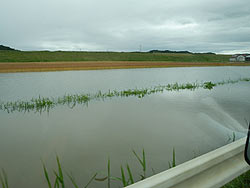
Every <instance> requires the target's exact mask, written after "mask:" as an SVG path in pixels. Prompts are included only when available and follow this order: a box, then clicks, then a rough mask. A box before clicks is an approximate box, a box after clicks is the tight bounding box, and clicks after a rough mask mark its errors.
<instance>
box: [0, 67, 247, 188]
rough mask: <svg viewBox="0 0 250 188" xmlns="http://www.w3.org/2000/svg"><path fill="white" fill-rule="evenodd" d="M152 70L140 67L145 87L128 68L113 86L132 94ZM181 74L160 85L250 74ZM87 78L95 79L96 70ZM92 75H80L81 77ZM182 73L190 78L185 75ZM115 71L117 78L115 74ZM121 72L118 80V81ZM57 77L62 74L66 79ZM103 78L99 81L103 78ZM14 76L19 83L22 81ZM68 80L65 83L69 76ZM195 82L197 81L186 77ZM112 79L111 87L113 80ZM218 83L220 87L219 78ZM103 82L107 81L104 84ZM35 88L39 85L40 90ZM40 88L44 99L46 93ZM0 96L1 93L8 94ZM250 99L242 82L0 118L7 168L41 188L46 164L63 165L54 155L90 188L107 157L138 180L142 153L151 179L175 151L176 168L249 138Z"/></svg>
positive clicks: (1, 159)
mask: <svg viewBox="0 0 250 188" xmlns="http://www.w3.org/2000/svg"><path fill="white" fill-rule="evenodd" d="M151 70H152V71H153V73H156V72H157V71H156V69H147V70H145V69H142V70H141V72H140V69H137V70H136V74H137V80H138V82H136V81H135V80H136V79H135V78H134V77H131V75H133V73H130V74H129V75H130V76H127V77H125V75H126V73H128V72H129V70H126V71H125V73H124V72H123V70H117V71H118V73H119V72H120V73H121V75H123V76H122V77H121V78H120V79H121V80H120V81H117V80H116V79H114V82H116V83H118V82H119V83H124V84H123V85H120V86H119V87H118V89H126V88H132V87H133V86H135V85H136V86H137V87H140V88H141V87H145V86H146V85H147V83H144V84H142V83H143V81H142V80H141V78H144V77H143V75H146V73H145V71H148V72H150V71H151ZM181 70H182V71H180V70H179V69H161V70H159V71H158V72H157V74H163V75H155V77H156V80H157V78H161V79H163V80H160V82H161V83H169V82H171V83H173V82H180V80H181V79H180V78H181V77H182V79H183V78H184V77H185V79H186V80H185V82H192V81H194V80H193V79H194V77H196V78H195V79H196V81H204V80H209V79H207V77H208V75H209V74H208V73H206V74H205V72H206V71H211V70H213V72H212V73H211V74H213V75H220V74H221V73H222V72H223V71H225V72H226V75H227V76H225V77H224V78H221V77H223V76H221V77H219V78H217V79H218V80H222V79H225V80H226V79H229V78H231V79H233V78H236V79H238V78H240V77H247V76H248V75H246V72H245V71H244V69H243V70H240V69H235V70H234V69H227V68H225V69H222V68H218V69H217V68H213V69H207V68H199V69H198V68H197V69H188V68H187V69H181ZM187 70H190V72H191V73H192V74H193V73H194V72H197V74H199V79H198V76H197V75H196V76H194V77H192V75H191V74H190V75H189V74H188V73H187V72H188V71H187ZM249 70H250V69H249ZM249 70H248V72H249ZM127 71H128V72H127ZM131 71H132V72H133V71H134V70H131ZM172 71H174V72H175V74H176V76H174V75H175V74H174V73H173V72H172ZM199 71H200V72H199ZM216 71H217V72H216ZM86 72H87V73H88V74H89V75H90V73H93V72H94V73H95V72H97V71H93V72H91V71H86ZM86 72H85V71H80V72H77V74H80V73H81V74H85V73H86ZM89 72H90V73H89ZM114 72H115V71H114ZM180 72H182V74H186V75H185V76H183V75H182V76H181V75H179V74H180ZM235 72H236V73H235ZM241 72H242V73H241ZM72 73H73V72H72ZM109 73H110V74H113V72H112V71H111V72H109ZM118 73H117V72H115V73H114V74H115V75H116V76H117V77H118ZM153 73H152V75H151V83H150V84H149V85H152V83H153V82H154V81H152V80H154V74H153ZM32 74H33V75H36V74H35V73H32ZM38 74H40V73H38ZM50 74H53V73H50ZM55 74H56V75H57V76H58V74H59V73H55ZM60 74H62V75H63V74H64V72H60ZM98 74H99V76H100V74H101V72H98ZM105 74H106V72H105V71H104V75H105ZM147 74H148V75H149V74H150V73H147ZM166 74H170V75H171V76H172V77H171V78H169V79H172V81H169V79H166V77H165V75H166ZM203 74H204V75H203ZM15 75H16V74H14V76H13V80H15V79H17V77H15ZM22 75H23V76H24V77H26V73H23V74H18V78H21V76H22ZM62 75H61V77H63V76H62ZM107 75H108V74H106V76H107ZM189 76H190V78H191V80H188V79H187V78H188V77H189ZM8 77H9V78H8V79H11V74H8ZM35 77H37V76H35ZM44 77H46V76H44ZM72 77H74V76H72ZM67 79H69V78H68V77H67V76H66V77H65V82H67ZM70 79H72V78H70ZM103 79H104V78H103ZM164 79H165V80H164ZM174 79H175V80H174ZM179 79H180V80H179ZM3 80H4V79H3ZM24 80H25V79H24ZM45 80H46V79H45ZM107 80H108V81H109V82H111V80H110V79H107ZM131 80H132V81H131ZM146 80H150V79H149V78H147V79H146ZM182 81H183V80H182ZM211 81H216V78H213V80H211ZM30 82H31V81H27V83H25V82H23V83H22V86H26V87H27V88H28V89H27V90H28V91H30V90H31V88H32V87H33V85H32V86H30V85H26V84H29V83H30ZM75 82H77V80H75ZM100 82H102V83H104V80H101V81H100ZM132 82H133V84H132V86H130V87H127V86H129V84H128V83H132ZM185 82H184V83H185ZM3 83H5V81H3V82H2V77H1V75H0V87H2V88H3V86H2V84H3ZM14 83H15V82H14V81H12V82H11V84H10V85H11V86H12V87H14V86H15V84H14ZM19 83H20V81H17V83H16V84H19ZM161 83H159V84H161ZM78 84H79V83H78ZM140 84H141V85H140ZM157 84H158V83H157ZM157 84H156V85H157ZM49 85H53V84H51V83H50V84H49ZM83 85H84V84H83ZM87 85H88V86H86V85H85V86H84V87H86V88H88V87H89V91H90V90H93V91H94V90H97V91H98V90H100V89H101V88H94V89H93V88H91V85H90V84H89V83H88V84H87ZM107 85H112V84H111V83H108V84H107ZM114 85H115V84H114ZM114 85H113V86H114ZM4 87H5V89H6V90H5V91H4V93H1V96H0V97H1V98H2V99H10V98H12V99H18V98H19V97H20V98H29V97H30V96H32V95H34V94H35V93H36V92H33V93H32V94H29V93H27V97H26V96H25V94H24V93H25V92H24V91H21V90H22V89H21V88H20V87H19V86H18V85H16V86H15V88H14V89H13V88H9V87H7V86H4ZM36 87H37V86H34V88H36ZM81 87H83V86H81ZM103 87H104V86H103ZM8 88H9V89H8ZM59 88H60V87H59ZM29 89H30V90H29ZM47 89H48V93H47V95H45V96H48V95H50V94H52V93H56V92H54V91H53V92H51V91H50V90H56V89H55V88H50V87H48V88H47ZM105 89H106V90H107V89H108V88H105ZM111 89H112V88H111ZM19 90H20V96H19V94H18V91H19ZM41 90H42V92H43V93H45V91H43V89H41ZM65 90H67V89H65ZM86 90H87V89H86ZM0 91H1V92H2V90H0ZM13 91H14V94H13V93H12V92H13ZM8 93H10V96H8ZM45 94H46V93H45ZM249 96H250V87H249V83H248V82H241V83H238V84H234V85H223V86H218V87H216V88H214V89H213V90H203V89H198V90H196V91H188V90H183V91H173V92H167V91H165V92H163V93H158V94H155V95H150V96H146V97H144V98H142V99H138V98H133V97H129V98H112V99H110V100H105V101H93V102H91V105H89V106H88V108H83V107H82V106H76V107H75V108H74V109H70V110H69V109H68V108H67V107H65V106H61V107H59V108H56V109H55V110H53V111H51V112H50V113H49V114H47V113H44V114H41V115H40V114H34V113H11V114H7V113H5V112H0V119H1V123H0V149H1V155H0V167H3V168H4V169H5V170H6V171H7V173H8V175H9V182H10V186H11V187H38V188H39V187H41V188H42V187H46V181H45V179H44V176H43V171H42V165H41V162H40V159H42V160H43V161H44V162H45V163H46V165H47V167H48V169H50V170H51V169H52V168H55V167H56V162H55V155H56V153H57V154H58V155H59V156H60V158H61V162H62V164H63V168H64V169H65V170H68V171H72V172H73V174H74V176H75V178H76V180H77V182H79V183H80V184H84V183H83V182H87V181H88V180H89V178H90V177H91V175H93V174H94V173H95V172H103V173H105V172H106V169H107V159H108V157H110V159H111V172H112V174H113V175H114V176H120V169H119V167H120V165H121V164H123V165H125V164H126V163H129V164H130V166H131V170H132V172H133V173H134V174H139V172H141V167H140V165H139V164H138V162H137V161H136V158H135V157H134V156H133V154H132V152H131V150H132V149H135V150H136V151H138V153H141V150H142V148H144V149H145V152H146V160H147V164H148V172H147V174H148V175H151V174H152V171H151V169H150V167H153V168H154V170H155V171H156V172H160V171H163V170H165V169H167V168H168V161H170V160H171V159H172V150H173V148H175V151H176V157H177V163H181V162H183V161H186V160H189V159H191V158H193V157H195V156H197V155H201V154H203V153H206V152H208V151H211V150H213V149H215V148H218V147H220V146H222V145H225V144H227V143H229V142H230V141H232V138H233V134H235V135H236V138H240V137H243V136H245V134H246V128H247V124H246V123H245V120H244V119H245V118H246V119H247V120H250V119H249V118H250V100H249ZM137 172H138V173H137ZM136 179H139V177H136ZM103 185H104V184H102V183H98V182H94V184H93V187H103Z"/></svg>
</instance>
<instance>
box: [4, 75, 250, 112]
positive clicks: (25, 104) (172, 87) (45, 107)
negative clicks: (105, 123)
mask: <svg viewBox="0 0 250 188" xmlns="http://www.w3.org/2000/svg"><path fill="white" fill-rule="evenodd" d="M243 81H244V82H249V81H250V78H240V79H237V80H226V81H220V82H216V83H213V82H203V83H186V84H179V83H174V84H167V85H159V86H155V87H151V88H142V89H128V90H123V91H116V90H113V91H108V92H104V93H103V92H101V91H99V92H97V93H94V94H74V95H65V96H63V97H57V98H48V97H41V96H39V97H38V98H33V99H31V100H30V101H22V100H18V101H13V102H0V110H3V111H7V112H8V113H9V112H15V111H18V112H28V111H35V112H40V113H41V112H43V111H49V110H50V109H52V108H54V107H55V106H57V105H68V106H69V107H70V108H73V107H74V106H75V105H76V104H82V105H88V103H89V102H90V101H92V100H104V99H107V98H112V97H129V96H135V97H138V98H142V97H144V96H147V95H151V94H154V93H159V92H163V91H180V90H185V89H187V90H195V89H198V88H204V89H209V90H210V89H213V88H214V87H216V86H219V85H225V84H235V83H238V82H243Z"/></svg>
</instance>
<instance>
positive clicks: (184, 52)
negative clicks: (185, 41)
mask: <svg viewBox="0 0 250 188" xmlns="http://www.w3.org/2000/svg"><path fill="white" fill-rule="evenodd" d="M149 53H179V54H215V53H213V52H206V53H193V52H189V51H172V50H150V51H149Z"/></svg>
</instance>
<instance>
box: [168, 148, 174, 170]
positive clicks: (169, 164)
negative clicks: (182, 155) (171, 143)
mask: <svg viewBox="0 0 250 188" xmlns="http://www.w3.org/2000/svg"><path fill="white" fill-rule="evenodd" d="M172 154H173V156H172V157H173V158H172V164H171V163H170V162H168V167H169V168H174V167H176V161H175V149H174V148H173V153H172Z"/></svg>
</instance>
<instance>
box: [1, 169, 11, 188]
mask: <svg viewBox="0 0 250 188" xmlns="http://www.w3.org/2000/svg"><path fill="white" fill-rule="evenodd" d="M0 182H1V184H2V188H9V183H8V176H7V173H6V172H5V170H4V169H2V172H0Z"/></svg>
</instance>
